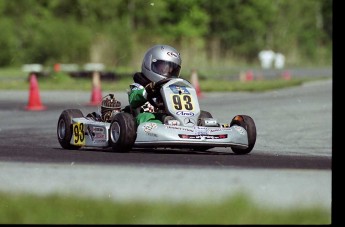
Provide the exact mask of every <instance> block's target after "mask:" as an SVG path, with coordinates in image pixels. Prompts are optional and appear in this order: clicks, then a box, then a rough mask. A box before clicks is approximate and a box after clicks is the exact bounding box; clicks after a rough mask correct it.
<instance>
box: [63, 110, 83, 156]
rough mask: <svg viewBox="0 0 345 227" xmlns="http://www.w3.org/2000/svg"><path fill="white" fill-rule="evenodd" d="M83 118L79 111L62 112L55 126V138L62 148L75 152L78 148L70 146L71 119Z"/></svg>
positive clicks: (71, 133)
mask: <svg viewBox="0 0 345 227" xmlns="http://www.w3.org/2000/svg"><path fill="white" fill-rule="evenodd" d="M77 117H84V115H83V113H82V112H81V111H80V110H79V109H67V110H64V111H62V113H61V114H60V117H59V121H58V124H57V137H58V140H59V143H60V145H61V147H62V148H64V149H68V150H77V149H79V148H80V146H75V145H72V144H70V141H71V138H72V135H73V130H72V126H73V124H72V118H77Z"/></svg>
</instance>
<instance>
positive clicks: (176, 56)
mask: <svg viewBox="0 0 345 227" xmlns="http://www.w3.org/2000/svg"><path fill="white" fill-rule="evenodd" d="M180 69H181V57H180V53H179V52H178V51H177V50H176V49H174V48H173V47H171V46H168V45H156V46H153V47H151V48H150V49H149V50H148V51H147V52H146V53H145V55H144V59H143V62H142V65H141V72H137V73H135V74H134V76H133V80H134V83H132V84H131V85H130V86H129V87H130V91H129V92H128V99H129V105H130V107H131V109H132V110H133V111H134V115H135V116H136V122H137V124H138V125H139V124H140V123H143V122H155V123H160V124H162V123H163V122H165V120H167V119H168V118H166V117H167V116H166V115H165V114H164V112H163V111H161V110H158V108H155V107H154V106H152V105H151V104H150V103H149V102H148V99H147V98H148V95H149V96H150V97H152V99H157V92H159V91H157V89H156V88H155V83H157V82H158V81H160V80H163V79H166V78H177V77H179V75H180ZM156 101H158V100H156Z"/></svg>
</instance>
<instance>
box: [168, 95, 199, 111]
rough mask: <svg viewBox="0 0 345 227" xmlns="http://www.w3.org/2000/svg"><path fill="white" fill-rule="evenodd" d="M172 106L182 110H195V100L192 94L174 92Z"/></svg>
mask: <svg viewBox="0 0 345 227" xmlns="http://www.w3.org/2000/svg"><path fill="white" fill-rule="evenodd" d="M170 98H171V103H172V106H173V107H174V109H175V110H180V111H193V110H194V102H193V99H192V96H191V95H189V94H182V95H178V94H172V95H171V96H170Z"/></svg>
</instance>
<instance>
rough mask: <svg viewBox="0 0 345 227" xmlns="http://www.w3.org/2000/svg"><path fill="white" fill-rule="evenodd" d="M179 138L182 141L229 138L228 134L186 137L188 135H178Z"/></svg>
mask: <svg viewBox="0 0 345 227" xmlns="http://www.w3.org/2000/svg"><path fill="white" fill-rule="evenodd" d="M178 136H179V137H180V138H181V139H198V140H200V139H211V140H214V139H226V138H228V135H227V134H221V135H186V134H178Z"/></svg>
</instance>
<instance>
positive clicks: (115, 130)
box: [110, 122, 120, 143]
mask: <svg viewBox="0 0 345 227" xmlns="http://www.w3.org/2000/svg"><path fill="white" fill-rule="evenodd" d="M110 135H111V141H112V142H113V143H116V142H117V141H118V140H119V138H120V125H119V123H117V122H113V124H111V134H110Z"/></svg>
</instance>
